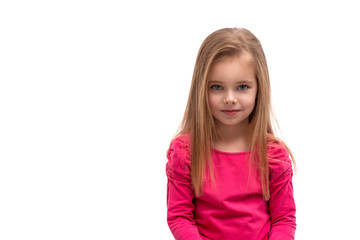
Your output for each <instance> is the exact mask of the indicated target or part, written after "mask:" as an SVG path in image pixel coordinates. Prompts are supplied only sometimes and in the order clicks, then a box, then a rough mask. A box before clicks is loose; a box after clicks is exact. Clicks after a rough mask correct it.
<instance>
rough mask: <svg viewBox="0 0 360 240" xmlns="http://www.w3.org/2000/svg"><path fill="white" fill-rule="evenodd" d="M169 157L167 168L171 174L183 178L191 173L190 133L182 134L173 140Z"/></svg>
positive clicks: (168, 152)
mask: <svg viewBox="0 0 360 240" xmlns="http://www.w3.org/2000/svg"><path fill="white" fill-rule="evenodd" d="M167 159H168V162H167V164H166V170H167V173H168V175H169V176H172V177H173V178H175V179H181V178H183V177H186V176H187V175H190V172H191V170H190V169H191V161H190V138H189V135H188V134H183V135H180V136H178V137H176V138H174V139H172V140H171V142H170V146H169V149H168V151H167Z"/></svg>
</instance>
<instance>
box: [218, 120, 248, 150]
mask: <svg viewBox="0 0 360 240" xmlns="http://www.w3.org/2000/svg"><path fill="white" fill-rule="evenodd" d="M216 127H217V130H218V133H219V138H218V139H217V141H216V142H215V143H214V147H215V148H216V149H218V150H224V151H231V152H240V151H247V150H249V140H248V131H249V123H248V122H246V123H242V124H239V125H234V126H225V125H222V124H219V123H217V124H216Z"/></svg>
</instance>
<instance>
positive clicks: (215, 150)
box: [211, 148, 251, 155]
mask: <svg viewBox="0 0 360 240" xmlns="http://www.w3.org/2000/svg"><path fill="white" fill-rule="evenodd" d="M211 150H212V151H213V152H217V153H221V154H226V155H244V154H248V153H250V152H251V150H248V151H243V152H224V151H221V150H218V149H216V148H211Z"/></svg>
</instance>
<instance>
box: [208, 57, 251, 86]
mask: <svg viewBox="0 0 360 240" xmlns="http://www.w3.org/2000/svg"><path fill="white" fill-rule="evenodd" d="M209 80H210V81H228V80H238V81H240V80H249V81H254V80H255V71H254V67H253V64H252V59H251V57H249V56H248V55H245V54H244V55H241V56H232V57H226V58H224V59H222V60H220V61H219V62H217V63H215V65H214V66H213V68H212V70H211V73H210V78H209Z"/></svg>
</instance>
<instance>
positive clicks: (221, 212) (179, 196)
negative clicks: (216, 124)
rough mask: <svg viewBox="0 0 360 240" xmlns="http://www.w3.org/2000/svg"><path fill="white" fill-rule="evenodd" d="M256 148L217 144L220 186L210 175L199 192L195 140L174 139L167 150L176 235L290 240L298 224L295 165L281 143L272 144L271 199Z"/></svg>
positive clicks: (189, 239)
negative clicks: (255, 162) (253, 161)
mask: <svg viewBox="0 0 360 240" xmlns="http://www.w3.org/2000/svg"><path fill="white" fill-rule="evenodd" d="M249 155H250V152H238V153H228V152H222V151H219V150H216V149H212V154H211V157H212V161H213V166H214V168H213V169H214V173H215V179H216V188H213V187H212V186H211V184H210V180H209V178H207V179H205V183H204V193H203V194H202V195H201V196H199V197H195V196H194V192H193V187H192V184H191V174H190V172H191V168H190V167H191V163H190V161H191V160H190V141H189V138H188V136H187V135H183V136H180V137H178V138H176V139H174V140H173V141H172V142H171V144H170V148H169V150H168V152H167V158H168V162H167V165H166V174H167V177H168V185H167V207H168V212H167V221H168V225H169V227H170V230H171V232H172V234H173V235H174V237H175V239H176V240H238V239H239V240H242V239H244V240H263V239H269V240H290V239H294V235H295V229H296V223H295V221H296V218H295V211H296V209H295V202H294V197H293V186H292V176H293V171H292V165H291V160H290V159H289V154H288V152H287V151H286V150H285V148H284V147H283V145H281V144H280V143H274V144H269V146H268V159H269V174H270V180H269V184H270V200H269V201H265V200H264V199H263V197H262V189H261V184H260V181H259V179H258V176H257V175H256V172H255V171H252V170H250V171H249V169H253V168H250V165H249V164H250V162H249Z"/></svg>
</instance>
